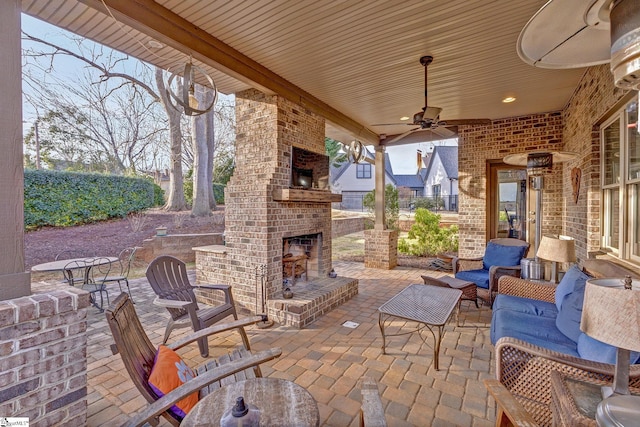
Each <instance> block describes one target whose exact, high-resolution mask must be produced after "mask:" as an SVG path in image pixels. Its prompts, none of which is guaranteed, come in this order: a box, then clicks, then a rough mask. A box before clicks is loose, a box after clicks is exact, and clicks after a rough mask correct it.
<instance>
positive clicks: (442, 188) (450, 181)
mask: <svg viewBox="0 0 640 427" xmlns="http://www.w3.org/2000/svg"><path fill="white" fill-rule="evenodd" d="M424 196H426V197H429V198H432V199H435V200H436V201H438V200H442V202H440V203H441V205H440V207H442V208H443V209H444V210H447V211H456V210H458V147H457V146H456V147H450V146H436V147H434V149H433V152H432V153H431V156H430V158H429V162H428V163H427V168H426V171H425V177H424Z"/></svg>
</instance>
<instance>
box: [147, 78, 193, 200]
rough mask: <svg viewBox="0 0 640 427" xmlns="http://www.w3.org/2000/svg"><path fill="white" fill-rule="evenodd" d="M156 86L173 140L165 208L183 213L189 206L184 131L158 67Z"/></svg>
mask: <svg viewBox="0 0 640 427" xmlns="http://www.w3.org/2000/svg"><path fill="white" fill-rule="evenodd" d="M155 77H156V85H157V86H158V92H160V99H161V101H162V106H163V107H164V109H165V111H166V112H167V117H168V119H169V135H170V138H171V155H170V157H171V159H170V166H169V194H168V196H167V203H166V205H165V206H164V209H165V210H168V211H181V210H184V209H186V207H187V204H186V202H185V199H184V185H183V177H182V130H181V129H180V115H181V113H180V112H179V111H178V110H176V109H175V108H173V107H172V106H171V104H169V100H168V99H167V93H166V90H165V85H164V80H163V79H162V69H161V68H158V67H156V72H155Z"/></svg>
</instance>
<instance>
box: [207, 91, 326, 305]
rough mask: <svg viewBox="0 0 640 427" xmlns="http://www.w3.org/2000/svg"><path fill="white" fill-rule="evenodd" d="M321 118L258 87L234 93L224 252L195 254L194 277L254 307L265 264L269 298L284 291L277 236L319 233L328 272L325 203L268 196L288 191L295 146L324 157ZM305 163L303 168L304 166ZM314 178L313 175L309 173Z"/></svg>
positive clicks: (323, 269)
mask: <svg viewBox="0 0 640 427" xmlns="http://www.w3.org/2000/svg"><path fill="white" fill-rule="evenodd" d="M324 129H325V124H324V119H323V118H322V117H320V116H317V115H315V114H314V113H312V112H310V111H308V110H305V109H304V108H302V107H300V106H298V105H295V104H293V103H291V102H289V101H287V100H285V99H283V98H281V97H278V96H271V95H266V94H264V93H261V92H259V91H257V90H253V89H251V90H247V91H244V92H240V93H238V94H236V168H235V171H234V174H233V176H232V178H231V180H230V181H229V183H228V185H227V188H226V191H225V241H226V247H225V251H226V254H216V253H206V254H202V256H200V255H198V256H197V258H196V264H197V280H198V281H199V282H210V283H227V284H230V285H232V286H233V295H234V299H235V300H236V302H238V303H239V304H240V305H243V306H245V307H246V308H249V309H250V310H252V311H253V310H255V299H256V285H257V277H256V270H257V269H258V268H259V267H260V266H261V265H266V266H267V267H266V269H267V279H266V280H267V287H268V297H269V298H272V297H274V296H275V295H276V293H280V292H281V289H282V244H283V242H282V239H283V238H284V237H292V236H300V235H310V234H317V233H322V250H321V252H322V256H321V259H322V265H321V266H320V267H319V271H318V275H319V276H326V274H327V273H328V272H329V271H330V270H331V205H330V203H310V202H290V201H276V200H273V197H272V192H273V190H274V189H284V188H289V186H290V181H291V171H292V170H291V163H292V156H293V147H297V148H301V149H304V150H307V151H309V152H312V153H317V154H324V151H325V148H324ZM307 167H308V165H307ZM314 180H315V177H314Z"/></svg>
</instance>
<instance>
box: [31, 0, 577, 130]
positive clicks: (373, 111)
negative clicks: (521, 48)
mask: <svg viewBox="0 0 640 427" xmlns="http://www.w3.org/2000/svg"><path fill="white" fill-rule="evenodd" d="M131 2H132V3H133V2H135V3H139V4H140V5H144V6H150V8H151V9H154V10H156V11H157V10H160V11H162V12H163V13H164V11H165V9H166V12H167V13H168V14H169V15H171V14H175V15H177V16H178V17H180V18H182V19H184V20H186V21H188V23H190V24H192V25H194V26H196V27H198V28H199V29H201V30H203V31H205V32H206V33H208V34H210V35H211V36H213V37H215V38H216V39H217V40H218V41H220V42H222V43H224V44H226V45H227V46H228V47H230V48H232V50H235V51H237V52H239V53H240V54H241V55H244V56H245V57H248V58H250V59H251V60H252V61H255V63H257V64H258V65H257V66H256V65H255V64H254V67H253V68H256V67H258V66H262V67H264V68H266V69H268V70H269V71H270V72H273V73H275V74H276V75H277V76H276V77H279V78H282V79H284V80H285V81H287V82H289V83H290V84H291V85H292V86H293V87H297V88H299V89H300V90H302V91H304V92H306V93H307V94H310V95H311V96H312V97H315V99H317V100H319V101H320V103H324V104H325V105H326V106H328V107H330V108H332V109H334V110H335V111H336V112H337V113H338V115H339V116H335V118H336V120H335V121H334V123H333V124H334V126H332V125H331V123H329V126H328V128H327V132H328V135H329V136H333V137H336V138H337V139H341V140H344V141H348V140H350V139H353V138H355V137H358V135H356V133H357V132H358V128H359V127H360V128H362V129H363V130H362V131H361V133H362V135H360V137H363V136H364V137H363V139H364V140H367V141H368V142H375V140H376V139H377V137H376V134H388V135H391V134H398V133H402V132H404V131H406V130H408V129H411V128H409V127H408V126H406V125H403V124H400V125H394V126H372V124H375V123H396V122H399V121H400V117H402V116H409V117H410V116H412V115H413V114H414V113H416V112H418V111H419V110H420V109H421V108H422V107H423V105H424V70H423V68H422V66H421V65H420V63H419V58H420V57H421V56H423V55H432V56H433V57H434V61H433V64H431V65H430V66H429V105H431V106H438V107H441V108H442V109H443V110H442V113H441V118H442V119H445V120H446V119H450V120H451V119H466V118H489V119H499V118H504V117H512V116H519V115H525V114H532V113H541V112H547V111H557V110H560V109H562V108H563V107H564V105H565V104H566V102H567V101H568V99H569V97H570V96H571V94H572V93H573V91H574V89H575V87H576V84H577V82H578V79H579V78H580V76H581V74H582V73H583V72H584V70H583V69H574V70H545V69H539V68H534V67H531V66H529V65H527V64H525V63H524V62H523V61H522V60H521V59H520V58H519V57H518V56H517V54H516V40H517V38H518V35H519V33H520V31H521V29H522V28H523V27H524V25H525V23H526V22H527V21H528V20H529V18H531V16H533V14H534V13H535V12H536V11H537V10H538V9H539V8H540V7H541V6H542V5H544V3H545V2H546V0H495V1H487V0H452V1H446V2H445V1H438V0H406V1H387V0H348V1H344V0H317V1H311V0H246V1H240V0H233V1H228V0H225V1H221V0H214V1H201V0H156V1H155V2H153V1H151V0H131ZM118 3H121V4H125V2H122V1H121V0H104V4H106V5H107V6H110V9H109V10H110V11H111V13H113V15H114V16H116V17H117V18H118V21H116V20H114V19H113V18H112V17H111V16H109V15H108V14H104V13H103V12H100V11H98V10H97V9H102V10H104V8H103V1H102V0H82V2H79V1H77V0H23V1H22V5H23V11H24V12H25V13H27V14H29V15H32V16H35V17H37V18H40V19H42V20H45V21H47V22H50V23H52V24H54V25H57V26H59V27H62V28H65V29H68V30H70V31H72V32H74V33H77V34H80V35H83V36H85V37H88V38H91V39H93V40H96V41H98V42H100V43H103V44H105V45H108V46H111V47H113V48H116V49H118V50H120V51H123V52H126V53H128V54H130V55H132V56H135V57H138V58H140V59H143V60H145V61H148V62H151V63H153V64H156V65H158V66H160V67H162V68H169V67H171V66H175V65H177V64H180V63H183V62H184V61H185V59H186V58H187V57H188V55H189V53H192V52H191V51H189V47H188V46H187V47H186V48H185V47H184V46H183V45H180V43H175V42H173V39H172V34H167V33H169V30H167V31H166V32H165V31H162V29H160V30H155V31H154V30H150V29H149V28H148V27H147V26H145V25H142V24H140V18H139V16H138V17H136V16H129V17H127V16H124V15H118V13H117V11H116V12H115V13H114V10H115V9H116V8H117V7H118V5H117V4H118ZM89 5H92V6H94V7H96V9H94V8H92V7H90V6H89ZM158 6H161V7H158ZM123 8H127V6H126V5H125V6H123ZM131 10H134V9H131ZM125 15H126V13H125ZM193 31H194V32H195V31H197V30H193ZM163 32H164V33H165V34H162V33H163ZM152 39H157V40H160V41H162V42H163V43H165V45H166V46H165V47H164V48H160V49H154V48H152V47H150V46H149V44H148V42H149V41H150V40H152ZM191 47H192V48H193V53H194V58H195V59H196V61H194V62H196V63H197V64H198V65H201V66H203V67H204V68H206V69H207V70H209V72H210V73H211V74H212V76H213V77H214V79H215V81H216V83H217V85H218V87H219V89H220V90H221V91H222V92H224V93H234V92H237V91H240V90H243V89H246V88H249V87H257V88H259V89H261V90H266V91H269V88H268V87H265V84H263V83H265V82H264V81H263V82H256V81H252V80H251V78H249V77H247V76H246V75H243V74H244V73H242V72H238V71H237V70H233V69H231V68H232V67H229V66H224V65H221V64H220V63H217V62H215V61H212V60H209V59H207V58H202V57H201V56H199V54H198V52H197V51H198V46H197V45H196V44H194V45H193V46H191ZM177 48H178V49H181V50H183V52H179V51H178V50H177ZM185 53H186V55H185ZM216 68H217V70H216ZM256 80H257V79H256ZM267 86H268V85H267ZM506 96H514V97H516V101H515V102H513V103H510V104H505V103H503V102H501V101H502V99H503V98H505V97H506ZM332 111H333V110H332ZM342 118H344V119H345V120H346V121H343V120H341V119H342ZM330 119H331V118H330ZM336 125H337V126H336Z"/></svg>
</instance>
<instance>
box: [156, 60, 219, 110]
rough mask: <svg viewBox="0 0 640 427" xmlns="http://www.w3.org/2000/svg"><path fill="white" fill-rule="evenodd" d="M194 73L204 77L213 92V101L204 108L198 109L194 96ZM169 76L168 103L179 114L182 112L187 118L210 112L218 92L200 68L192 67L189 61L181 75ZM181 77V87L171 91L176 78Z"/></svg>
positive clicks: (173, 74) (172, 73)
mask: <svg viewBox="0 0 640 427" xmlns="http://www.w3.org/2000/svg"><path fill="white" fill-rule="evenodd" d="M196 72H198V73H199V74H201V75H202V76H204V78H205V79H206V81H207V83H208V87H209V88H210V89H211V90H212V91H213V99H212V100H211V102H210V103H209V105H207V106H205V107H204V108H200V105H199V104H198V100H197V99H196V96H195V83H196V79H195V76H196ZM170 73H171V76H170V77H169V80H168V81H167V96H168V98H169V103H170V104H171V106H172V107H173V108H175V109H176V110H178V111H180V112H184V114H186V115H187V116H199V115H201V114H204V113H207V112H209V111H211V109H212V108H213V106H214V105H215V103H216V99H217V98H218V91H217V90H216V84H215V83H214V81H213V79H212V78H211V76H209V75H208V74H207V73H206V72H205V71H204V70H203V69H202V68H200V67H198V66H196V65H193V63H192V62H191V59H189V62H187V63H186V64H185V65H184V69H183V70H182V73H181V74H180V73H178V72H171V71H170ZM180 76H181V77H182V85H178V90H177V91H175V92H174V91H173V90H172V84H173V82H174V80H175V79H176V77H180Z"/></svg>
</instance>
